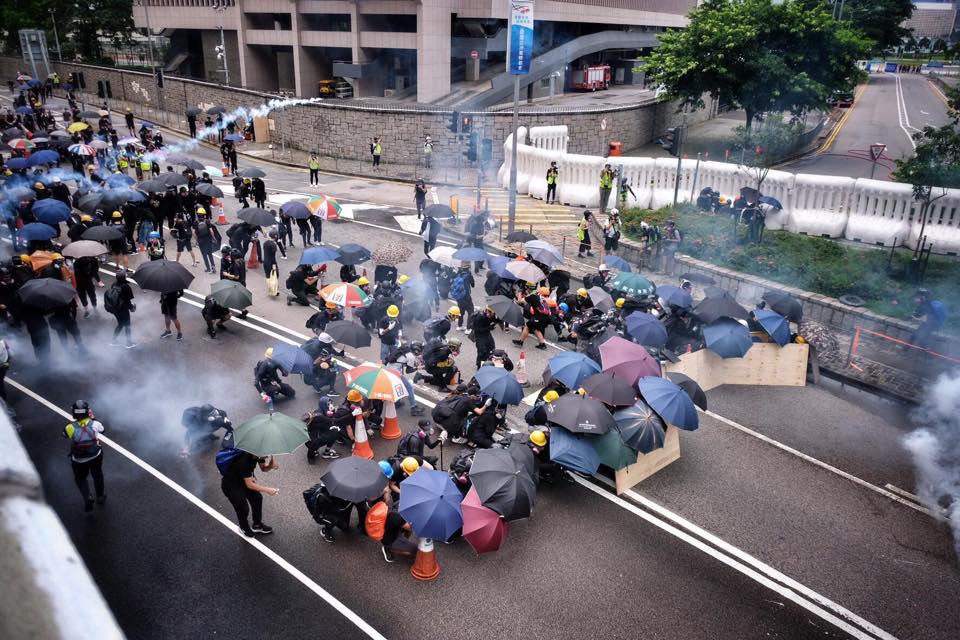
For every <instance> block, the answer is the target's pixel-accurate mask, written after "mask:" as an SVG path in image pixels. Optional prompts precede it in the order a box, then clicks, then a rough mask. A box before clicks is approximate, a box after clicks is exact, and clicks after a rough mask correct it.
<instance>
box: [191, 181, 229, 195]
mask: <svg viewBox="0 0 960 640" xmlns="http://www.w3.org/2000/svg"><path fill="white" fill-rule="evenodd" d="M197 193H199V194H200V195H204V196H209V197H211V198H222V197H223V191H222V190H221V189H220V187H218V186H217V185H215V184H210V183H209V182H201V183H200V184H198V185H197Z"/></svg>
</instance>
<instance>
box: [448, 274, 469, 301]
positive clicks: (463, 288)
mask: <svg viewBox="0 0 960 640" xmlns="http://www.w3.org/2000/svg"><path fill="white" fill-rule="evenodd" d="M450 297H451V298H453V299H454V300H463V299H464V298H466V297H467V279H466V277H464V276H463V274H461V275H458V276H457V277H456V278H454V279H453V282H451V283H450Z"/></svg>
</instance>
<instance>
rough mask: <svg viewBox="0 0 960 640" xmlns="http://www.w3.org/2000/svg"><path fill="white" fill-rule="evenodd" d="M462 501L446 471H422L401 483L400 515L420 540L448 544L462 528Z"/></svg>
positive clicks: (458, 491)
mask: <svg viewBox="0 0 960 640" xmlns="http://www.w3.org/2000/svg"><path fill="white" fill-rule="evenodd" d="M462 499H463V496H462V495H461V494H460V490H459V489H457V486H456V485H455V484H453V480H451V479H450V475H449V474H448V473H446V472H445V471H434V470H433V469H420V470H418V471H417V472H416V473H414V474H413V475H412V476H410V477H409V478H407V479H406V480H404V481H403V482H401V483H400V515H401V516H403V518H404V520H406V521H407V522H409V523H410V526H411V527H413V530H414V532H415V533H416V534H417V535H418V536H420V537H421V538H435V539H437V540H449V539H450V536H452V535H453V534H454V533H456V532H457V530H458V529H460V528H461V527H463V514H462V512H461V511H460V501H461V500H462Z"/></svg>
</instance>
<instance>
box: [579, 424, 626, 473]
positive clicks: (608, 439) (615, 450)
mask: <svg viewBox="0 0 960 640" xmlns="http://www.w3.org/2000/svg"><path fill="white" fill-rule="evenodd" d="M590 444H591V446H593V448H594V450H595V451H596V452H597V455H598V456H600V463H601V464H605V465H607V466H608V467H610V468H611V469H614V470H620V469H623V468H624V467H629V466H630V465H632V464H634V463H635V462H636V461H637V452H636V451H635V450H633V449H631V448H630V447H628V446H627V444H626V443H625V442H624V441H623V436H622V435H621V434H620V429H618V428H617V427H614V428H612V429H610V430H609V431H607V432H606V433H605V434H603V435H601V436H596V437H594V438H590Z"/></svg>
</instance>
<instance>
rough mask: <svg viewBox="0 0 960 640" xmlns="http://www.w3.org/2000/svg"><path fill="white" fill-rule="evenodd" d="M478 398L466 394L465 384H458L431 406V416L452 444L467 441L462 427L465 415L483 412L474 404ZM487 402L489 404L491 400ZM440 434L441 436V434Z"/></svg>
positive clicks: (465, 418)
mask: <svg viewBox="0 0 960 640" xmlns="http://www.w3.org/2000/svg"><path fill="white" fill-rule="evenodd" d="M478 400H479V399H478V398H475V397H473V396H470V395H467V385H465V384H459V385H457V388H456V390H455V391H453V392H452V393H451V394H450V395H448V396H447V397H446V398H444V399H443V400H441V401H440V402H438V403H437V406H436V407H434V408H433V412H432V414H431V417H432V418H433V421H434V422H435V423H437V424H438V425H440V426H441V427H443V429H444V432H445V433H446V434H448V435H449V436H450V442H453V443H454V444H466V443H467V439H466V438H465V437H463V428H464V425H465V423H466V420H467V416H469V415H470V414H471V412H473V413H475V414H476V415H480V414H481V413H482V412H483V410H482V409H481V408H479V407H477V406H476V405H477V404H479V402H478ZM487 402H488V404H489V403H490V402H492V400H488V401H487ZM440 435H441V437H443V434H440Z"/></svg>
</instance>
